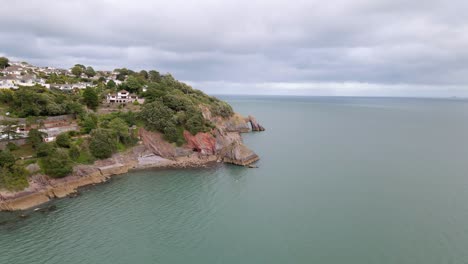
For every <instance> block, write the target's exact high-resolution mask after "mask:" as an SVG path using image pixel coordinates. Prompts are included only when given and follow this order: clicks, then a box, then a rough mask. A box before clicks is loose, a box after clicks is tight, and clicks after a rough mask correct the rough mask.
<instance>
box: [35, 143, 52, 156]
mask: <svg viewBox="0 0 468 264" xmlns="http://www.w3.org/2000/svg"><path fill="white" fill-rule="evenodd" d="M54 150H55V148H54V145H53V144H50V143H45V142H43V143H41V144H39V145H38V147H37V149H36V156H37V157H38V158H41V157H47V156H49V155H51V154H53V152H54Z"/></svg>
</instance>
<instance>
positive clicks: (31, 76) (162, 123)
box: [0, 57, 234, 190]
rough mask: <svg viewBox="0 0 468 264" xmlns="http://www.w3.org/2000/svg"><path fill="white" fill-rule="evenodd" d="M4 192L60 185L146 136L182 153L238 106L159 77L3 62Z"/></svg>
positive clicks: (0, 136)
mask: <svg viewBox="0 0 468 264" xmlns="http://www.w3.org/2000/svg"><path fill="white" fill-rule="evenodd" d="M0 88H1V89H0V189H7V190H17V189H22V188H24V187H26V186H28V182H29V181H30V180H31V179H30V178H29V177H33V175H38V174H41V175H47V176H48V177H53V178H61V177H64V176H67V175H69V174H70V173H71V172H72V170H73V167H74V166H75V165H79V164H92V163H93V162H95V161H96V160H100V159H106V158H109V157H111V156H112V155H113V154H114V153H116V152H120V151H124V150H126V149H128V148H130V147H132V146H135V145H137V144H139V140H140V138H139V133H138V131H140V129H142V128H144V129H145V130H147V131H153V132H157V133H160V134H161V136H162V137H163V139H164V140H165V141H167V142H168V143H171V144H174V145H177V146H182V145H184V144H185V143H186V139H185V137H184V133H190V134H192V135H196V134H197V133H199V132H209V133H211V132H210V131H213V129H214V128H215V125H214V124H213V123H212V122H211V121H210V120H209V119H207V118H205V117H204V112H202V110H209V112H210V116H214V117H220V118H228V117H231V116H232V115H233V114H234V112H233V110H232V108H231V106H230V105H229V104H227V103H225V102H223V101H221V100H219V99H217V98H215V97H211V96H208V95H206V94H204V93H203V92H201V91H199V90H196V89H193V88H192V87H190V86H189V85H187V84H185V83H182V82H179V81H177V80H176V79H174V78H173V77H172V75H170V74H160V73H159V72H158V71H156V70H149V71H146V70H141V71H133V70H130V69H127V68H117V69H114V70H112V71H96V70H94V69H93V67H91V66H85V65H81V64H76V65H74V66H73V67H71V68H70V69H59V68H54V67H38V66H34V65H31V64H29V63H27V62H15V61H10V60H9V59H8V58H5V57H0Z"/></svg>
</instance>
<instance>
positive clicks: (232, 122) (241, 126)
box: [219, 114, 250, 133]
mask: <svg viewBox="0 0 468 264" xmlns="http://www.w3.org/2000/svg"><path fill="white" fill-rule="evenodd" d="M219 127H221V128H224V130H226V131H227V132H239V133H247V132H249V131H250V127H249V124H248V123H247V121H246V120H245V118H244V117H242V116H241V115H239V114H234V115H233V116H232V117H230V118H228V119H223V120H222V121H221V125H220V126H219Z"/></svg>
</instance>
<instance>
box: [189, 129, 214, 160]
mask: <svg viewBox="0 0 468 264" xmlns="http://www.w3.org/2000/svg"><path fill="white" fill-rule="evenodd" d="M184 137H185V141H187V145H186V147H188V148H191V149H193V150H194V151H197V152H199V153H201V154H202V155H214V154H216V139H215V138H214V137H213V135H212V134H211V133H197V134H196V135H195V136H194V135H192V134H190V132H188V131H184Z"/></svg>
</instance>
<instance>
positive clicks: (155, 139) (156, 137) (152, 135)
mask: <svg viewBox="0 0 468 264" xmlns="http://www.w3.org/2000/svg"><path fill="white" fill-rule="evenodd" d="M139 134H140V138H141V140H142V141H143V144H144V145H145V146H146V148H147V149H148V150H150V151H151V152H152V153H154V154H156V155H158V156H161V157H163V158H166V159H174V158H175V157H176V151H175V147H174V145H172V144H171V143H169V142H167V141H165V140H164V139H163V137H162V135H161V133H157V132H151V131H147V130H145V129H144V128H140V130H139Z"/></svg>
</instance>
